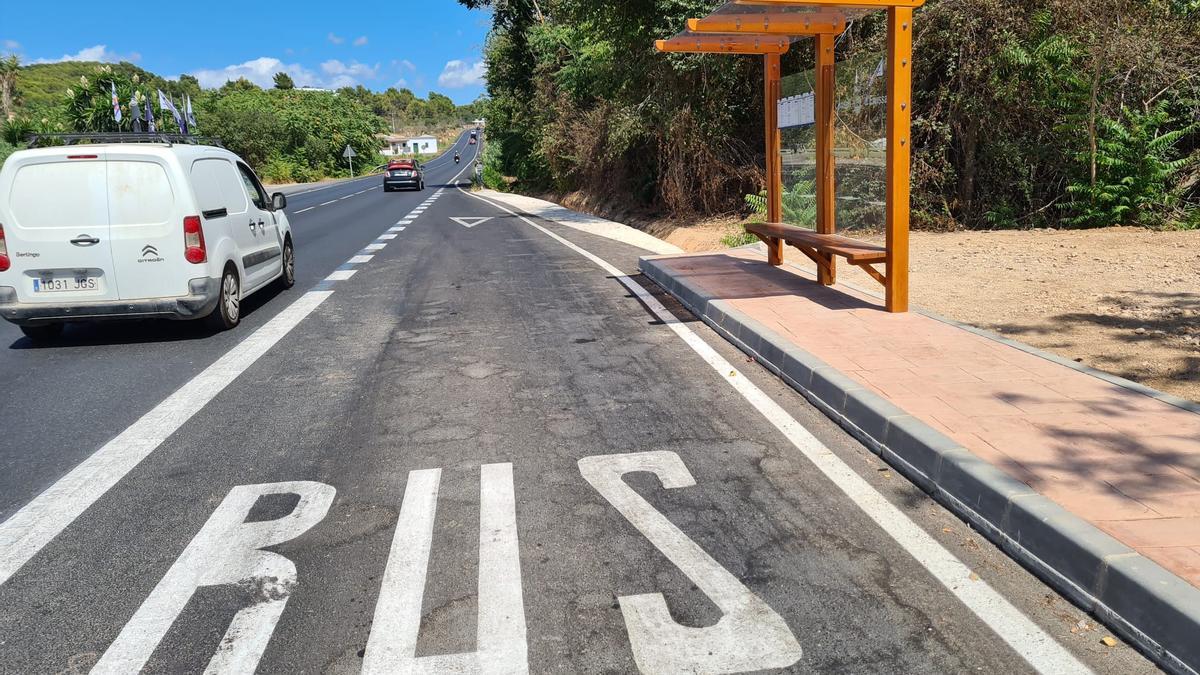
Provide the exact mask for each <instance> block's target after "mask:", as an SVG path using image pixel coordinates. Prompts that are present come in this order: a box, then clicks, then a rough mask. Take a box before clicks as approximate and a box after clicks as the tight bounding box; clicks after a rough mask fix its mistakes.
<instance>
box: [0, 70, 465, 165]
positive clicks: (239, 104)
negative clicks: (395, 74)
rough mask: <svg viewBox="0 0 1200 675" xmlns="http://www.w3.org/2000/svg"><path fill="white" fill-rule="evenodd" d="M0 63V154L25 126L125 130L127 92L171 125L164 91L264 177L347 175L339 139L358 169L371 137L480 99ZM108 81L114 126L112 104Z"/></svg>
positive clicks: (423, 127)
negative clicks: (163, 107) (1, 95)
mask: <svg viewBox="0 0 1200 675" xmlns="http://www.w3.org/2000/svg"><path fill="white" fill-rule="evenodd" d="M2 65H4V66H5V69H4V70H0V88H6V91H8V92H9V96H8V98H7V99H6V100H8V101H10V103H9V106H10V107H11V109H9V110H3V111H0V113H3V116H0V120H4V119H6V118H11V119H8V120H7V121H6V122H4V124H3V126H2V127H0V139H2V140H0V160H3V158H4V157H6V156H7V155H8V154H10V153H11V152H12V151H13V150H15V149H16V147H18V146H23V145H24V143H25V138H26V137H27V135H28V134H30V133H36V132H40V133H53V132H83V131H131V130H132V129H133V117H132V115H131V112H132V111H131V109H130V105H129V104H130V100H131V99H132V98H133V97H134V96H135V95H136V97H137V99H138V101H139V108H143V107H144V102H145V100H146V99H147V97H148V98H149V99H150V100H151V102H152V103H153V106H152V107H153V110H154V115H155V118H156V122H157V124H158V127H159V129H160V130H163V131H169V132H177V131H178V130H179V129H178V127H177V126H176V124H175V122H174V120H173V119H172V118H171V115H170V113H168V112H164V111H160V110H159V108H158V101H157V91H158V90H162V91H163V92H164V93H165V94H167V95H168V96H170V97H171V98H172V99H173V100H174V101H175V103H176V105H177V106H179V109H180V111H181V112H183V100H184V96H190V97H191V99H192V105H193V110H194V113H195V117H196V127H195V128H194V129H192V130H191V131H192V132H193V133H199V134H201V135H205V136H216V137H218V138H220V139H222V141H223V142H224V144H225V146H226V147H228V148H229V149H230V150H232V151H234V152H236V153H237V154H239V155H241V156H242V157H243V158H245V159H246V160H247V161H248V162H249V163H250V164H251V165H252V166H253V167H254V169H255V171H257V172H258V173H259V174H260V175H261V176H262V177H263V178H264V179H266V180H269V181H273V182H290V181H301V182H302V181H310V180H318V179H320V178H325V177H331V176H342V175H346V174H348V172H349V166H348V164H347V163H346V161H345V160H344V159H343V158H342V151H343V149H344V148H345V147H346V146H347V145H350V146H351V147H353V148H354V150H355V152H356V153H357V155H358V156H359V157H362V158H364V159H363V160H360V162H361V163H356V164H357V165H358V167H359V168H364V167H367V166H373V165H374V163H375V162H374V161H373V159H374V158H377V157H379V155H378V151H379V148H380V147H382V144H381V143H380V142H379V140H378V139H377V138H376V135H377V134H380V133H383V132H387V131H391V130H393V129H405V130H420V131H421V132H422V133H424V132H429V133H438V132H443V131H445V130H446V129H451V128H458V127H461V125H462V124H464V123H465V122H468V121H470V120H473V119H475V118H477V117H478V116H479V115H480V111H481V109H482V106H483V104H482V102H475V103H472V104H469V105H465V106H458V105H455V103H454V102H453V101H452V100H451V99H450V98H449V97H447V96H444V95H442V94H438V93H437V92H430V94H429V96H428V97H427V98H424V99H422V98H419V97H417V96H416V95H415V94H414V93H413V92H412V91H409V90H408V89H395V88H391V89H388V90H386V91H383V92H374V91H371V90H369V89H367V88H366V87H363V86H358V87H353V88H352V87H346V88H343V89H339V90H338V91H336V92H324V91H310V90H299V89H295V88H294V87H293V86H292V82H291V79H290V78H288V77H287V76H286V75H283V77H276V87H275V88H270V89H263V88H260V87H258V86H257V85H255V84H253V83H251V82H249V81H247V80H238V81H236V82H229V83H226V84H225V85H224V86H222V87H220V88H219V89H202V88H201V87H200V83H199V82H198V81H197V80H196V78H194V77H192V76H190V75H181V76H180V77H179V78H177V79H173V80H170V79H166V78H163V77H160V76H158V75H155V74H154V73H151V72H148V71H146V70H144V69H142V68H139V67H137V66H135V65H133V64H130V63H118V64H100V63H88V62H64V63H51V64H34V65H29V66H20V65H19V64H17V63H16V61H15V59H8V60H5V61H4V63H3V64H2ZM6 78H10V79H6ZM114 86H115V88H116V91H117V96H118V98H119V100H120V102H121V112H122V121H121V122H120V123H118V122H117V121H116V120H115V119H114V116H113V111H112V103H111V91H112V88H113V87H114Z"/></svg>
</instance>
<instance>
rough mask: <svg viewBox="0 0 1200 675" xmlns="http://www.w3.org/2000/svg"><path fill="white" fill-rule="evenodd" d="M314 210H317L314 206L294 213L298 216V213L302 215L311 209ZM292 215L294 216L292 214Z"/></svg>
mask: <svg viewBox="0 0 1200 675" xmlns="http://www.w3.org/2000/svg"><path fill="white" fill-rule="evenodd" d="M315 208H317V207H315V206H310V207H308V208H307V209H300V210H299V211H297V212H296V213H297V214H299V213H304V212H305V211H312V210H313V209H315ZM293 215H294V214H293Z"/></svg>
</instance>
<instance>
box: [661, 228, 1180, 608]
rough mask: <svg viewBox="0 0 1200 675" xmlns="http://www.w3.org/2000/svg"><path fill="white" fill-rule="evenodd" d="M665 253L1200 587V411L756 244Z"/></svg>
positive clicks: (695, 282)
mask: <svg viewBox="0 0 1200 675" xmlns="http://www.w3.org/2000/svg"><path fill="white" fill-rule="evenodd" d="M654 262H655V263H656V264H657V265H659V266H661V267H662V269H664V270H666V271H667V273H669V274H670V275H672V276H673V277H676V278H678V279H680V280H686V281H685V283H687V284H689V285H690V286H691V287H692V288H696V289H702V291H701V292H702V293H703V294H705V295H708V296H710V297H712V298H714V299H720V300H724V301H726V302H727V303H729V304H730V305H732V306H733V307H734V308H736V309H738V310H740V311H741V312H743V313H745V314H746V315H748V316H749V317H751V318H753V319H755V320H757V321H758V322H760V323H761V324H762V325H764V326H765V327H767V328H768V329H770V330H772V331H774V332H776V333H778V334H779V335H782V336H784V337H785V339H787V340H790V341H791V342H792V343H794V344H795V345H796V346H798V347H799V348H801V349H803V350H805V351H807V352H809V353H810V354H812V355H814V356H816V357H817V358H819V359H821V360H823V361H824V362H825V363H826V364H828V365H829V366H832V367H834V368H836V369H838V370H840V371H841V372H842V373H844V374H845V375H846V376H848V377H849V378H852V379H853V380H855V381H856V382H857V383H860V384H861V385H864V386H865V387H866V388H868V389H870V390H871V391H873V392H875V393H876V394H878V395H880V396H882V397H883V398H884V399H886V400H887V401H890V402H891V403H892V404H894V405H895V406H897V407H899V408H900V409H902V410H903V411H905V412H907V413H908V414H910V415H912V416H913V417H916V418H917V419H919V420H921V421H922V422H924V423H926V424H927V425H929V426H930V427H932V428H934V429H936V430H938V431H940V432H942V433H943V434H945V435H946V436H948V437H950V438H951V439H953V440H954V441H956V442H957V443H959V444H961V445H962V446H963V447H965V448H967V449H968V450H970V451H971V452H972V453H974V454H975V455H976V456H977V457H979V458H982V459H985V460H987V461H988V462H990V463H992V464H993V465H995V466H997V467H1000V468H1002V469H1003V470H1004V471H1006V472H1008V473H1009V474H1010V475H1011V476H1013V477H1015V478H1016V479H1018V480H1020V481H1023V482H1024V483H1025V484H1027V485H1029V486H1030V487H1032V488H1034V489H1035V490H1036V491H1038V492H1040V493H1041V494H1043V495H1045V496H1046V497H1048V498H1050V499H1051V500H1053V501H1054V502H1056V503H1057V504H1059V505H1061V506H1062V507H1064V508H1065V509H1067V510H1068V511H1070V512H1072V513H1074V514H1076V515H1077V516H1079V517H1081V518H1083V519H1085V520H1086V521H1088V522H1090V523H1091V524H1093V525H1095V526H1096V527H1098V528H1099V529H1101V530H1103V531H1104V532H1106V533H1108V534H1110V535H1111V536H1112V537H1114V538H1115V539H1117V540H1118V541H1120V542H1122V543H1124V544H1125V545H1127V546H1128V547H1130V548H1132V549H1134V550H1136V551H1137V552H1138V553H1141V554H1142V555H1144V556H1146V557H1147V558H1150V559H1152V560H1154V561H1156V562H1157V563H1159V564H1160V565H1161V566H1162V567H1164V568H1165V569H1167V570H1169V571H1171V572H1173V573H1174V574H1176V575H1178V576H1179V577H1181V578H1182V579H1185V580H1186V581H1188V582H1190V583H1191V584H1192V585H1193V586H1198V587H1200V414H1196V413H1195V412H1191V411H1189V410H1186V409H1183V408H1181V407H1179V406H1177V405H1174V404H1172V403H1171V402H1169V401H1167V400H1164V398H1159V397H1156V396H1152V395H1149V394H1148V393H1144V392H1142V391H1138V390H1137V389H1134V388H1129V387H1125V386H1121V385H1120V384H1117V383H1114V382H1110V381H1107V380H1106V379H1101V378H1100V377H1096V376H1094V375H1092V374H1089V373H1087V372H1082V371H1081V370H1078V369H1075V368H1071V367H1068V366H1067V365H1063V364H1061V363H1057V362H1055V361H1052V360H1049V359H1048V358H1046V357H1045V356H1043V355H1039V354H1037V353H1031V351H1025V350H1022V349H1018V348H1017V347H1014V346H1011V345H1009V344H1005V343H1004V342H1001V341H999V340H997V339H992V338H989V337H987V336H985V335H981V334H978V333H976V332H972V331H968V330H965V329H963V328H961V327H958V326H956V325H953V324H951V323H947V322H944V321H941V320H938V319H936V318H933V317H930V316H926V315H923V314H920V313H916V312H913V313H908V314H887V313H885V312H882V311H880V309H879V308H880V305H881V303H880V301H879V300H878V299H876V298H873V297H871V296H869V295H867V294H865V293H860V292H856V291H854V290H852V289H848V288H845V287H843V286H838V287H836V288H835V289H830V288H823V287H821V286H818V285H816V284H815V283H813V282H811V281H810V280H809V279H808V278H806V277H804V276H801V274H800V273H798V272H797V271H795V270H789V269H788V268H786V267H785V268H778V269H772V268H769V267H768V266H767V265H766V264H765V263H764V261H763V258H762V256H761V255H759V254H757V253H755V252H753V251H752V250H749V249H740V250H738V251H735V252H729V253H714V254H703V255H693V256H680V257H670V258H657V259H655V260H654Z"/></svg>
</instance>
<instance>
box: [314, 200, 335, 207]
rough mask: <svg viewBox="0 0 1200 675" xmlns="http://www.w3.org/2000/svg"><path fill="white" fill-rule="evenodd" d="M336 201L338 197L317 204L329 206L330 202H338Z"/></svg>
mask: <svg viewBox="0 0 1200 675" xmlns="http://www.w3.org/2000/svg"><path fill="white" fill-rule="evenodd" d="M336 201H337V200H336V199H331V200H329V201H327V202H322V203H320V204H317V206H329V205H330V204H333V203H334V202H336Z"/></svg>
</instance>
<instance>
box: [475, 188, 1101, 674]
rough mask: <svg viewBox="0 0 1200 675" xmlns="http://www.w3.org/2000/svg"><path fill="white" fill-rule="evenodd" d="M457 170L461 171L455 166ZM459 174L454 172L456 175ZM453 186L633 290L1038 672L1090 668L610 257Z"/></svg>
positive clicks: (1059, 671) (863, 509)
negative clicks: (571, 252)
mask: <svg viewBox="0 0 1200 675" xmlns="http://www.w3.org/2000/svg"><path fill="white" fill-rule="evenodd" d="M459 175H462V173H461V172H460V173H459ZM457 178H458V176H455V180H456V181H457ZM458 190H459V192H462V193H463V194H465V195H467V196H469V197H474V198H475V199H478V200H479V201H481V202H484V203H485V204H490V205H491V206H494V207H495V208H497V209H500V210H501V211H505V212H507V213H509V214H512V215H514V216H516V217H517V218H520V219H521V220H523V221H524V222H525V223H526V224H528V225H530V226H531V227H533V228H535V229H537V230H539V231H540V232H542V233H543V234H545V235H546V236H548V237H550V238H552V239H554V240H555V241H557V242H559V243H560V244H562V245H563V246H566V247H567V248H569V249H571V250H572V251H575V252H576V253H578V254H580V255H582V256H583V257H585V258H587V259H588V260H590V261H592V262H593V263H595V264H596V265H597V266H598V267H600V269H602V270H604V271H605V273H607V274H609V275H612V276H614V277H616V278H617V279H618V280H619V281H620V282H621V283H622V284H623V285H624V286H625V287H626V288H628V289H629V290H630V291H631V292H632V293H633V294H634V295H636V296H637V297H638V299H640V300H641V301H642V302H643V303H644V304H645V305H646V307H648V308H649V309H650V311H652V312H653V313H654V314H655V315H656V316H658V318H659V319H660V320H661V321H662V322H663V323H664V324H665V325H667V326H668V327H670V329H671V330H672V331H674V332H675V334H676V335H678V336H679V337H680V339H682V340H683V341H684V342H686V343H687V345H688V346H689V347H691V348H692V350H694V351H695V352H696V353H697V354H698V355H699V356H700V357H701V358H702V359H704V361H705V362H706V363H708V365H709V366H711V367H712V368H713V370H715V371H716V372H717V374H718V375H719V376H720V377H721V378H722V379H724V380H725V382H726V383H728V384H729V385H730V386H732V387H733V388H734V389H736V390H737V392H738V393H739V394H741V395H742V397H743V398H745V399H746V401H747V402H749V403H750V405H752V406H753V407H754V408H755V409H756V410H757V411H758V412H759V414H761V415H762V416H763V417H765V418H766V419H767V421H768V422H770V423H771V425H772V426H774V427H775V428H776V429H778V430H779V432H780V433H781V434H783V436H784V437H785V438H787V440H788V441H790V442H791V444H792V445H793V446H794V447H795V448H796V449H797V450H799V451H800V453H801V454H803V455H804V456H805V457H806V458H808V460H809V461H810V462H812V463H813V464H814V465H815V466H816V467H817V468H818V469H819V470H820V471H821V473H823V474H825V477H826V478H828V479H829V480H830V481H831V482H832V483H833V484H834V485H836V486H837V487H838V489H840V490H841V491H842V492H843V493H844V494H845V495H846V496H847V497H849V498H850V500H851V501H853V502H854V503H855V504H856V505H857V506H858V507H859V508H860V509H862V511H863V512H864V513H866V514H867V516H868V517H870V518H871V520H873V521H875V523H877V524H878V525H879V527H880V529H882V530H883V531H884V532H886V533H887V534H888V535H890V536H891V537H892V539H894V540H895V541H896V543H897V544H899V545H900V546H901V547H902V548H903V549H904V550H905V551H907V552H908V554H909V555H911V556H912V557H913V558H915V559H916V560H917V562H919V563H920V564H921V565H922V566H923V567H924V568H925V569H926V570H928V571H929V573H930V574H932V575H933V577H934V578H936V579H937V580H938V581H939V582H940V583H941V584H942V585H943V586H945V587H946V588H947V589H948V590H949V591H950V592H951V593H952V594H954V596H955V597H957V598H958V599H959V601H961V602H962V603H963V604H964V605H966V607H967V608H968V609H970V610H971V611H972V612H973V613H974V614H975V615H976V616H978V617H979V618H980V619H981V620H982V621H983V622H984V623H986V624H987V625H988V626H989V627H991V629H992V630H993V631H995V633H996V634H997V635H998V636H999V637H1000V638H1001V639H1002V640H1004V642H1006V643H1007V644H1008V646H1009V647H1011V648H1012V649H1013V651H1015V652H1017V653H1018V654H1020V655H1021V657H1022V658H1024V659H1025V660H1026V661H1027V662H1029V664H1030V665H1031V666H1033V667H1034V668H1035V669H1037V670H1038V671H1040V672H1044V673H1087V672H1091V671H1090V669H1089V668H1088V667H1087V666H1085V665H1084V664H1083V663H1080V662H1079V660H1077V659H1076V658H1075V657H1074V655H1072V654H1071V652H1069V651H1068V650H1067V649H1066V648H1065V647H1063V646H1062V645H1061V644H1059V643H1058V642H1057V641H1056V640H1055V639H1054V638H1052V637H1051V636H1050V635H1049V634H1047V633H1046V632H1045V631H1044V630H1042V629H1041V627H1039V626H1038V625H1037V624H1036V623H1034V622H1033V621H1031V620H1030V619H1029V617H1027V616H1025V615H1024V614H1023V613H1022V612H1021V611H1020V610H1019V609H1017V608H1016V607H1014V606H1013V605H1012V603H1010V602H1009V601H1008V600H1007V599H1006V598H1005V597H1004V596H1002V595H1000V594H999V593H997V592H996V591H995V589H993V588H992V587H991V585H989V584H988V583H987V582H985V581H983V580H981V579H979V580H973V579H971V575H972V572H971V568H969V567H967V566H966V565H964V564H963V562H962V561H961V560H959V559H958V558H957V557H955V555H954V554H953V553H951V552H950V551H948V550H946V548H945V547H944V546H942V545H941V544H939V543H938V542H937V540H936V539H934V538H933V537H932V536H930V535H929V533H928V532H926V531H925V530H922V529H921V528H920V527H919V526H918V525H917V524H916V523H914V522H913V521H912V519H910V518H909V517H908V516H907V515H905V513H904V512H903V511H901V510H900V509H898V508H896V506H894V505H893V504H892V503H891V502H889V501H888V500H887V499H886V498H885V497H884V496H883V495H881V494H880V493H879V492H878V491H877V490H876V489H875V488H874V487H872V486H871V484H870V483H868V482H867V481H866V480H864V479H863V478H862V477H861V476H859V475H858V474H857V473H855V471H854V470H853V469H851V468H850V467H849V465H847V464H846V463H845V462H844V461H842V459H841V458H839V457H838V456H837V455H836V454H834V453H833V452H832V451H831V450H829V448H827V447H825V445H824V444H823V443H821V441H819V440H818V439H817V438H816V437H815V436H813V435H812V433H810V432H809V431H808V429H805V428H804V427H803V426H802V425H801V424H800V423H799V422H797V421H796V420H795V419H794V418H793V417H792V416H791V415H789V414H788V412H787V411H786V410H784V409H783V408H782V407H781V406H780V405H779V404H778V403H776V402H775V401H774V399H772V398H771V397H770V396H767V395H766V394H765V393H763V391H762V390H761V389H759V388H758V387H757V386H756V385H755V384H754V383H753V382H751V381H750V380H749V379H748V378H746V376H744V375H742V374H741V373H740V372H738V370H737V369H736V368H734V367H733V365H732V364H731V363H729V361H727V360H725V358H724V357H723V356H721V355H720V354H718V353H717V352H716V350H714V349H713V348H712V347H711V346H710V345H709V344H708V343H707V342H705V341H704V340H703V339H701V338H700V336H698V335H696V333H695V332H693V331H692V329H691V328H689V327H688V326H687V325H686V324H684V323H681V322H680V321H679V319H677V318H675V315H673V314H671V313H670V312H669V311H667V308H666V307H664V306H663V305H662V303H660V302H659V301H658V299H657V298H655V297H654V296H653V295H651V294H650V292H649V291H647V290H646V289H645V288H642V286H641V285H640V284H638V283H637V282H635V281H634V280H633V279H631V278H629V277H628V276H626V275H625V273H624V272H622V271H621V270H619V269H617V267H615V266H614V265H612V264H610V263H608V262H607V261H605V260H604V259H602V258H600V257H598V256H596V255H593V254H592V253H590V252H588V251H586V250H584V249H583V248H580V247H579V246H577V245H575V244H573V243H572V242H570V241H568V240H566V239H564V238H563V237H560V236H559V235H557V234H555V233H554V232H551V231H550V230H548V229H546V228H545V227H542V226H541V225H538V224H537V223H535V222H533V221H532V220H530V219H528V218H526V217H525V216H523V215H521V214H520V213H517V212H515V211H512V210H510V209H508V208H507V207H505V206H502V205H500V204H496V203H495V202H493V201H491V200H489V199H485V198H483V197H481V196H479V195H476V194H472V193H471V192H468V191H466V190H463V189H462V188H461V187H459V188H458Z"/></svg>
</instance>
